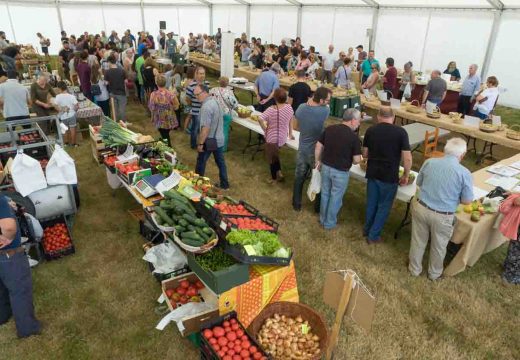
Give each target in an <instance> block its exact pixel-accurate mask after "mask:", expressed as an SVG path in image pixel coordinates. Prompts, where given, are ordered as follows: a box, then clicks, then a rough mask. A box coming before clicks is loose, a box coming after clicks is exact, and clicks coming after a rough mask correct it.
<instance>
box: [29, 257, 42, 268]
mask: <svg viewBox="0 0 520 360" xmlns="http://www.w3.org/2000/svg"><path fill="white" fill-rule="evenodd" d="M27 259H28V260H29V266H30V267H32V268H33V267H35V266H37V265H38V264H39V261H38V260H34V259H33V258H31V257H30V256H29V255H27Z"/></svg>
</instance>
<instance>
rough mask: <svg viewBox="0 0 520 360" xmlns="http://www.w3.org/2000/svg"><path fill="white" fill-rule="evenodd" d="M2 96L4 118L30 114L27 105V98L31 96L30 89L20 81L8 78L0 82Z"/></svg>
mask: <svg viewBox="0 0 520 360" xmlns="http://www.w3.org/2000/svg"><path fill="white" fill-rule="evenodd" d="M0 98H2V100H3V101H4V108H3V114H4V118H6V117H13V116H26V115H27V116H28V115H29V107H28V106H27V99H29V98H30V95H29V89H28V88H26V87H25V86H23V85H22V84H20V83H18V80H16V79H7V81H6V82H4V83H3V84H0Z"/></svg>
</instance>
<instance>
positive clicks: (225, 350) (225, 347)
mask: <svg viewBox="0 0 520 360" xmlns="http://www.w3.org/2000/svg"><path fill="white" fill-rule="evenodd" d="M228 350H229V349H228V348H227V346H223V347H221V348H220V351H223V352H224V353H225V354H227V352H228Z"/></svg>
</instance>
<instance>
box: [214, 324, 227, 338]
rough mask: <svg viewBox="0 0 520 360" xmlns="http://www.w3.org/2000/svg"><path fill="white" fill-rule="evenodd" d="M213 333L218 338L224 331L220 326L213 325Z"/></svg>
mask: <svg viewBox="0 0 520 360" xmlns="http://www.w3.org/2000/svg"><path fill="white" fill-rule="evenodd" d="M213 334H214V335H215V337H216V338H219V337H222V336H224V334H225V332H224V329H223V328H222V327H220V326H215V327H214V328H213Z"/></svg>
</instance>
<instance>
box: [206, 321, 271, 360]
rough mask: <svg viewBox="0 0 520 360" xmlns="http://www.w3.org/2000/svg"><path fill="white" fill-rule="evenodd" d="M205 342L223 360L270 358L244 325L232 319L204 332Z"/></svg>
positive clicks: (263, 359) (261, 359)
mask: <svg viewBox="0 0 520 360" xmlns="http://www.w3.org/2000/svg"><path fill="white" fill-rule="evenodd" d="M202 338H203V341H204V342H205V343H206V344H208V345H209V346H210V347H211V350H212V351H213V352H214V353H215V355H217V358H218V359H221V360H242V359H243V360H246V359H256V360H267V359H268V357H267V355H266V354H265V352H264V351H263V350H262V348H260V347H259V346H258V345H257V344H256V343H255V341H254V340H253V339H252V338H251V337H250V336H249V335H248V333H247V332H246V330H245V329H244V327H243V326H242V324H240V322H239V321H238V320H237V319H236V318H234V317H232V318H229V319H228V320H224V321H222V322H221V323H220V324H218V325H216V326H212V327H210V328H208V329H204V330H203V331H202Z"/></svg>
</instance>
